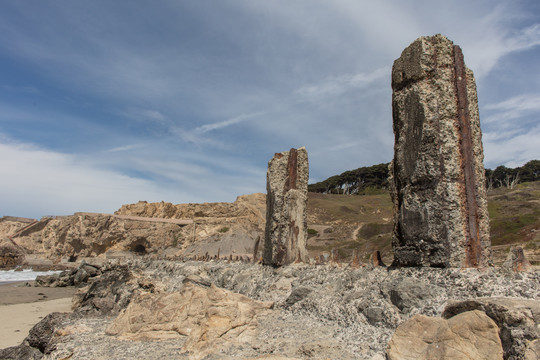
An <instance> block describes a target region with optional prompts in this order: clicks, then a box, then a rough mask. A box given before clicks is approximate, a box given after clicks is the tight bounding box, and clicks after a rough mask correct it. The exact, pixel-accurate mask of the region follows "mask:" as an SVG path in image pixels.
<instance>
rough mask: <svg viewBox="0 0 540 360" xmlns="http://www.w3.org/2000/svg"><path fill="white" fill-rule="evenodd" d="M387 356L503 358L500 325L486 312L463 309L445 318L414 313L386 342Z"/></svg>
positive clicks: (393, 359) (403, 359)
mask: <svg viewBox="0 0 540 360" xmlns="http://www.w3.org/2000/svg"><path fill="white" fill-rule="evenodd" d="M387 355H388V359H389V360H445V359H453V360H498V359H499V360H502V359H503V351H502V345H501V340H500V339H499V328H498V327H497V325H496V324H495V322H494V321H493V320H491V319H490V318H489V317H488V316H487V315H486V314H485V313H483V312H482V311H478V310H473V311H468V312H464V313H462V314H459V315H457V316H454V317H452V318H450V319H448V320H445V319H442V318H438V317H429V316H424V315H415V316H413V317H412V318H411V319H409V320H407V321H405V322H404V323H403V324H401V325H399V326H398V328H397V329H396V332H395V333H394V335H393V336H392V339H391V340H390V342H389V343H388V353H387Z"/></svg>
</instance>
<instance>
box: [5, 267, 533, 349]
mask: <svg viewBox="0 0 540 360" xmlns="http://www.w3.org/2000/svg"><path fill="white" fill-rule="evenodd" d="M76 274H77V272H75V273H74V274H72V275H73V276H76ZM85 281H86V282H81V283H80V285H79V289H78V291H77V293H76V294H75V296H74V298H73V306H74V312H73V313H72V314H69V313H65V314H52V315H51V316H49V317H47V318H46V319H44V320H43V321H42V322H41V323H40V324H38V325H36V327H35V328H34V330H32V331H31V333H30V336H29V338H27V339H26V340H25V342H23V344H21V345H20V346H19V347H15V348H8V349H4V350H2V351H0V358H1V359H19V358H25V357H17V356H20V354H25V355H24V356H26V358H36V359H37V358H44V359H62V358H70V359H82V358H85V359H86V358H94V359H100V358H103V359H105V358H115V359H132V358H134V356H135V357H136V358H145V359H182V358H185V359H197V358H198V359H226V358H239V359H240V358H241V359H255V358H268V359H271V358H274V359H278V358H280V357H281V358H290V359H295V358H298V359H308V358H311V359H326V358H330V359H384V358H385V356H386V352H387V345H388V342H389V340H390V339H391V338H392V336H393V334H394V332H395V330H396V328H397V327H398V325H400V324H402V323H403V322H405V321H406V320H408V319H410V318H411V317H413V316H415V315H418V314H421V315H426V316H435V317H440V316H441V315H443V314H446V316H448V314H449V313H450V312H453V313H454V314H456V313H461V312H463V311H468V310H473V309H480V310H482V311H484V312H486V313H487V314H488V316H490V317H491V318H493V320H494V321H495V322H496V323H497V324H498V326H499V328H500V330H499V331H500V334H502V335H501V338H504V339H503V341H502V345H503V350H504V353H505V356H504V358H505V359H526V358H527V357H525V355H524V354H525V353H526V351H529V349H533V350H531V351H534V349H535V348H534V346H536V348H537V347H538V345H539V342H538V328H537V327H538V323H539V318H538V317H539V316H540V310H539V307H540V303H539V302H538V300H539V299H540V270H538V269H534V270H531V271H529V272H519V273H516V272H513V271H510V270H508V269H504V268H493V267H492V268H486V269H481V270H479V269H437V268H401V269H392V268H385V267H374V268H373V267H362V268H358V269H353V268H350V267H348V266H331V265H318V266H314V265H303V264H298V265H291V266H287V267H282V268H271V267H266V266H262V265H259V264H245V263H229V262H226V261H210V262H196V261H187V262H171V261H149V260H136V261H128V262H125V263H122V264H120V263H113V262H109V263H107V264H105V265H103V266H102V267H101V268H100V269H99V273H98V272H96V276H93V277H88V278H87V279H86V280H85ZM51 284H52V282H51ZM210 289H215V290H212V291H217V292H219V291H222V292H223V293H220V294H221V295H219V296H218V297H220V299H228V297H235V296H243V297H245V299H244V298H242V299H244V300H245V303H246V304H247V305H245V306H246V307H250V306H253V304H252V302H256V303H257V304H259V303H264V304H271V305H269V306H267V307H265V308H264V310H263V311H261V312H260V313H257V312H256V311H255V310H249V311H248V312H247V313H249V314H251V313H252V312H253V314H251V318H249V321H247V320H246V322H245V323H243V325H237V326H236V328H235V325H234V321H233V320H234V319H235V318H239V317H240V315H239V314H240V313H238V311H239V310H235V311H236V312H234V311H232V312H231V311H229V312H225V313H219V312H218V313H219V317H220V319H221V320H220V322H219V324H221V325H222V324H223V321H224V323H226V324H228V325H227V326H230V328H229V329H225V330H223V334H221V336H217V337H212V336H210V335H208V334H207V335H205V336H200V337H197V338H195V339H194V338H193V335H192V334H190V333H189V331H188V332H186V330H185V329H181V328H177V329H173V328H167V323H170V322H172V323H174V321H172V318H168V319H165V318H161V319H160V318H159V313H160V311H161V313H162V314H163V313H164V311H165V310H163V309H164V308H168V307H170V306H173V305H172V304H171V303H168V302H167V301H169V300H167V299H168V298H169V297H170V296H177V297H179V299H180V298H182V296H186V291H190V293H189V294H191V295H189V296H195V295H193V294H196V292H197V291H202V292H205V291H211V290H210ZM174 294H175V295H174ZM205 294H206V293H205ZM204 296H206V298H212V297H215V296H217V295H215V294H214V295H208V294H206V295H204ZM502 298H506V299H502ZM509 299H510V300H509ZM244 300H243V301H244ZM178 301H181V300H178ZM234 302H235V303H238V302H239V300H238V299H236V298H235V300H234ZM173 303H174V302H173ZM510 303H512V304H510ZM130 304H131V305H130ZM134 304H135V305H134ZM137 304H139V305H141V304H142V305H144V304H153V305H152V306H158V305H159V306H161V307H160V309H161V310H160V311H153V313H154V315H155V316H149V315H148V314H147V315H145V316H147V317H146V318H145V321H146V324H147V325H148V324H149V325H150V327H149V328H148V327H147V330H148V329H150V330H148V331H146V332H144V334H143V333H142V332H141V331H139V330H140V329H141V327H140V325H141V324H139V325H137V324H130V326H131V327H129V326H128V328H125V327H124V328H122V329H120V330H119V331H116V334H115V335H112V332H111V328H112V327H113V324H116V325H115V326H116V327H117V328H118V326H119V325H118V324H117V323H118V322H119V321H120V320H119V319H120V317H121V316H122V314H125V313H126V312H128V313H129V314H131V315H130V316H131V318H136V317H137V316H143V315H144V314H140V313H137V311H140V307H139V310H137V309H136V307H135V308H130V309H128V307H129V306H131V307H134V306H136V305H137ZM227 304H229V303H227ZM482 304H483V305H482ZM486 304H487V305H486ZM505 304H506V305H505ZM508 304H510V305H508ZM524 304H528V305H527V306H525V305H524ZM177 305H178V306H182V304H181V303H179V304H177ZM229 305H230V304H229ZM229 305H227V306H229ZM159 306H158V307H159ZM201 306H203V305H201ZM207 306H208V307H207V308H193V309H192V311H193V312H194V314H200V313H202V314H206V316H207V317H208V316H209V315H208V314H210V313H212V311H217V310H216V309H228V307H227V306H225V305H223V304H221V303H220V304H209V305H207ZM257 306H258V305H257ZM257 306H255V308H256V307H257ZM505 306H506V307H505ZM250 309H251V307H250ZM457 309H459V311H458V310H457ZM516 309H517V310H516ZM154 310H155V309H154ZM171 311H172V313H170V314H173V315H170V314H169V315H168V316H173V318H174V319H176V318H175V317H174V316H176V317H178V316H180V315H179V314H180V313H181V311H180V310H178V309H175V310H174V309H173V310H171ZM179 311H180V312H179ZM516 311H517V312H516ZM514 313H515V314H517V315H515V316H514V315H512V316H514V317H512V319H513V320H512V319H511V321H508V319H507V320H504V316H507V317H508V314H514ZM119 314H120V316H119ZM505 314H506V315H505ZM192 316H194V315H193V314H192ZM242 316H244V315H242ZM195 317H196V316H195ZM227 317H229V318H227ZM224 319H227V321H225V320H224ZM516 319H517V320H516ZM518 320H519V321H518ZM505 321H506V322H505ZM120 322H121V321H120ZM211 325H212V324H207V323H204V322H203V323H199V324H197V326H199V327H200V328H201V329H203V330H204V331H206V332H208V331H209V328H212V326H211ZM221 325H220V326H221ZM134 326H135V328H134ZM136 326H139V328H138V329H139V330H134V329H136ZM214 326H215V324H214ZM227 326H225V327H227ZM218 327H219V326H218ZM40 328H43V329H49V330H48V331H45V333H43V331H41V332H40V331H38V330H39V329H40ZM36 329H37V330H36ZM234 329H237V330H235V331H239V330H238V329H241V330H242V331H241V332H240V333H239V334H235V336H228V335H227V333H229V334H231V335H232V334H233V333H234V331H233V330H234ZM117 330H118V329H117ZM248 330H249V331H248ZM231 331H233V333H231ZM33 333H34V334H33ZM32 334H33V335H32ZM141 334H143V335H142V336H139V335H141ZM32 337H33V338H34V340H32ZM35 338H39V339H40V340H39V341H37V340H35ZM134 339H135V340H134ZM36 341H37V342H38V343H40V344H41V345H39V346H37V347H36V346H35V343H36ZM536 351H537V350H536ZM17 354H18V355H17ZM28 354H32V355H31V356H33V357H28V356H29V355H28ZM134 354H136V355H134Z"/></svg>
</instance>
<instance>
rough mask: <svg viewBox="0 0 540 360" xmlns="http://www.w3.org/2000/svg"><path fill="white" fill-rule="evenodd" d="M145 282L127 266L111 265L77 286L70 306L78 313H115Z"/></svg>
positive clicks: (146, 285)
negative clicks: (89, 280) (84, 283)
mask: <svg viewBox="0 0 540 360" xmlns="http://www.w3.org/2000/svg"><path fill="white" fill-rule="evenodd" d="M148 286H151V285H148V284H145V283H144V281H143V279H142V277H141V276H140V275H137V274H135V273H133V272H132V271H131V270H129V268H128V267H127V266H113V267H111V268H109V269H105V271H104V272H103V274H101V275H99V276H97V277H95V278H94V280H93V281H92V283H91V284H89V285H87V286H85V287H82V288H79V289H78V290H77V292H76V293H75V294H74V295H73V300H72V308H73V309H74V310H76V311H77V312H79V313H100V314H117V313H118V312H120V310H122V309H124V308H125V307H126V306H127V305H128V304H129V302H130V300H131V297H132V296H133V295H134V294H135V292H136V291H137V290H138V289H141V288H144V287H148Z"/></svg>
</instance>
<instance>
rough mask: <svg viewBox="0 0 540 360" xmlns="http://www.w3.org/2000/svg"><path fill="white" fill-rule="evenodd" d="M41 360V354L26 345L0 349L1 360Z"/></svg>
mask: <svg viewBox="0 0 540 360" xmlns="http://www.w3.org/2000/svg"><path fill="white" fill-rule="evenodd" d="M42 358H43V353H42V352H41V351H39V350H38V349H36V348H34V347H31V346H30V345H28V344H27V343H24V342H23V343H22V344H21V345H17V346H11V347H8V348H5V349H0V359H1V360H39V359H42Z"/></svg>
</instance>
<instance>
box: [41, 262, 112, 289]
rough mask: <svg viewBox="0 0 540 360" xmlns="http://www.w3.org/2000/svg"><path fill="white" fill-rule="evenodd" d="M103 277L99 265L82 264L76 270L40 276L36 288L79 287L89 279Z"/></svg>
mask: <svg viewBox="0 0 540 360" xmlns="http://www.w3.org/2000/svg"><path fill="white" fill-rule="evenodd" d="M99 275H101V267H100V266H99V265H91V264H87V263H86V262H84V261H83V262H82V263H81V264H80V265H79V266H78V267H77V268H76V269H71V270H64V271H62V272H61V273H56V274H52V275H40V276H38V277H37V278H36V280H35V282H34V286H41V287H66V286H79V285H81V284H83V283H86V282H87V281H88V279H90V278H93V277H95V276H99Z"/></svg>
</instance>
